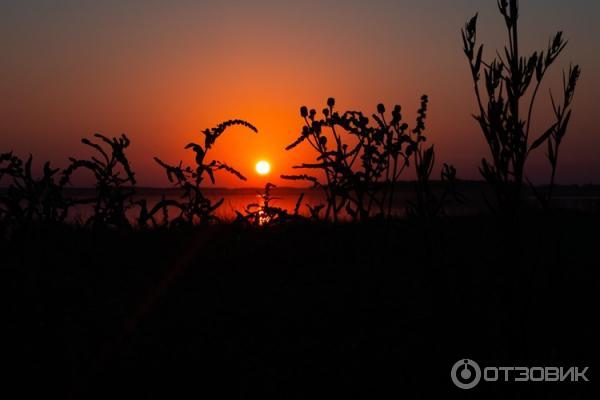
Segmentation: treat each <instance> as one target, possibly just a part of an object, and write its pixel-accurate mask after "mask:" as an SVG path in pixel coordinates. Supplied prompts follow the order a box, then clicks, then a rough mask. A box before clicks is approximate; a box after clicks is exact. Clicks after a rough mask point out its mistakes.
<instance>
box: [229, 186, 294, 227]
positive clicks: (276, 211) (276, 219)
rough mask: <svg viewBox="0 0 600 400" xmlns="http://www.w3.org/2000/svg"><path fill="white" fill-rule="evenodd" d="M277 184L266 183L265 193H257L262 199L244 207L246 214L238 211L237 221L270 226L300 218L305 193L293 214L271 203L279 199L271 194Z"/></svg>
mask: <svg viewBox="0 0 600 400" xmlns="http://www.w3.org/2000/svg"><path fill="white" fill-rule="evenodd" d="M275 187H276V186H275V185H273V184H272V183H267V184H266V185H265V190H264V192H263V193H257V196H258V198H259V199H260V201H259V202H258V203H250V204H248V205H247V206H246V207H245V208H244V214H242V213H241V212H239V211H236V215H237V221H238V222H247V223H249V224H250V225H254V226H270V225H275V224H278V223H282V222H287V221H289V220H291V219H299V218H300V214H299V213H300V205H301V204H302V199H303V198H304V194H301V195H300V196H299V198H298V201H297V202H296V206H295V207H294V212H293V214H290V213H289V212H288V211H287V210H285V209H283V208H280V207H275V206H273V205H271V202H272V201H273V200H277V199H278V197H273V196H272V195H271V189H273V188H275Z"/></svg>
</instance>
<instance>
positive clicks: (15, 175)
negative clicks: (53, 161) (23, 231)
mask: <svg viewBox="0 0 600 400" xmlns="http://www.w3.org/2000/svg"><path fill="white" fill-rule="evenodd" d="M32 164H33V157H32V156H31V155H30V156H29V158H28V159H27V161H25V162H23V160H21V159H20V158H19V157H17V156H16V155H14V154H13V153H4V154H0V183H3V179H4V178H5V177H8V179H9V185H8V188H7V189H6V191H5V192H4V193H2V194H0V224H1V225H2V226H3V227H4V228H7V227H8V226H9V225H10V226H24V225H29V224H31V223H34V222H35V223H40V224H52V223H62V222H64V221H65V219H66V218H67V215H68V212H69V209H70V207H71V206H72V203H71V201H69V200H68V199H66V198H65V197H64V192H63V187H64V185H65V184H66V179H64V178H62V179H59V180H57V179H56V178H57V173H58V172H59V169H54V168H51V167H50V163H49V162H46V163H45V164H44V167H43V169H42V175H41V177H40V178H37V179H36V178H35V177H34V176H33V172H32Z"/></svg>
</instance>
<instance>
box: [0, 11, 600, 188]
mask: <svg viewBox="0 0 600 400" xmlns="http://www.w3.org/2000/svg"><path fill="white" fill-rule="evenodd" d="M477 11H479V13H480V26H479V27H480V35H479V37H480V39H481V40H482V41H483V42H484V43H486V44H487V46H488V47H487V52H486V54H487V55H488V58H489V56H491V55H492V52H491V50H492V48H493V49H495V48H497V47H498V46H500V45H501V44H502V43H503V41H504V39H505V33H504V30H503V27H502V22H503V21H502V17H501V16H500V15H499V13H498V11H497V7H496V1H495V0H485V1H484V0H470V1H468V0H453V1H450V0H447V1H441V0H437V1H435V0H410V1H408V0H405V1H403V0H396V1H383V0H369V1H367V0H361V1H359V0H348V1H342V0H338V1H330V0H327V1H324V0H320V1H293V2H292V1H285V0H279V1H275V0H273V1H238V2H233V1H223V0H221V1H191V0H190V1H176V0H175V1H169V2H167V1H151V0H144V1H125V0H119V1H113V0H105V1H97V0H77V1H61V0H54V1H50V0H37V1H30V0H18V1H16V0H5V1H3V2H2V6H1V11H0V48H1V50H2V55H1V57H0V74H1V75H0V93H1V97H0V152H4V151H9V150H14V151H15V152H17V153H18V154H20V155H22V156H26V155H27V154H29V153H33V154H34V160H37V161H38V163H41V161H42V160H46V159H49V160H51V161H52V162H53V163H55V164H56V165H59V166H64V165H65V162H66V160H67V157H69V156H75V155H76V156H81V157H83V156H84V155H86V154H87V153H86V152H87V150H85V149H84V148H83V146H82V145H81V144H80V142H79V140H80V138H82V137H84V136H90V135H91V134H93V133H95V132H101V133H104V134H106V135H110V136H113V135H119V134H121V133H123V132H124V133H127V134H128V135H129V137H130V138H131V140H132V147H131V148H130V151H129V154H130V158H131V160H132V163H133V166H134V168H135V170H136V171H137V174H138V178H139V183H140V184H141V185H144V186H164V185H166V183H167V182H166V179H165V177H164V175H163V173H162V171H161V169H160V167H158V166H157V165H156V164H155V163H154V162H153V160H152V157H153V156H159V157H160V158H162V159H163V160H165V161H168V162H173V163H175V162H178V161H179V160H180V159H183V160H186V161H189V162H191V161H192V158H191V155H190V154H188V153H187V152H186V151H185V150H183V146H185V145H186V144H187V143H189V142H191V141H195V140H200V130H201V129H204V128H207V127H211V126H213V125H215V124H216V123H218V122H220V121H222V120H225V119H230V118H242V119H246V120H248V121H249V122H251V123H253V124H254V125H256V126H257V127H258V128H259V130H260V132H259V134H254V133H252V132H250V131H247V130H244V129H238V128H236V129H232V130H231V131H228V132H227V133H226V134H225V135H224V136H223V138H222V139H221V140H220V141H219V142H218V143H217V146H216V148H215V151H214V153H213V156H214V157H215V158H217V159H219V160H222V161H226V162H228V163H230V164H231V165H233V166H235V167H236V168H238V169H239V170H241V171H242V173H244V174H245V175H246V176H248V178H249V180H248V182H247V183H241V182H238V181H236V180H235V179H233V178H232V177H230V176H227V175H221V176H220V177H221V180H220V181H219V186H262V185H264V183H265V182H266V181H267V180H270V181H272V182H274V183H276V184H283V183H282V182H281V181H280V180H279V178H277V177H278V176H279V175H280V174H282V173H290V172H292V171H291V166H292V165H294V164H295V163H299V162H301V161H307V160H308V157H310V156H311V155H312V153H311V152H310V151H309V149H308V148H306V147H304V148H301V149H297V150H296V151H294V152H291V153H290V152H286V151H285V150H284V148H285V146H286V145H288V144H289V143H291V142H293V141H294V139H295V138H296V137H297V135H298V134H299V132H300V129H301V127H302V120H301V119H300V116H299V108H300V106H302V105H307V106H308V107H314V108H316V109H317V110H320V109H322V108H323V106H324V105H325V102H326V100H327V98H328V97H335V98H336V99H337V104H338V106H339V108H341V109H362V110H364V111H368V112H369V113H370V112H373V111H375V107H376V104H377V103H379V102H382V103H385V104H387V105H388V108H389V109H391V107H392V106H393V105H394V104H396V103H398V104H401V105H402V106H403V109H404V110H405V117H406V118H408V119H409V124H411V125H412V124H413V123H414V122H413V120H414V114H415V111H416V109H417V108H418V105H419V97H420V96H421V94H428V95H429V97H430V111H429V115H428V120H427V133H428V137H429V139H430V141H431V142H433V143H435V144H436V149H437V150H438V156H437V159H438V160H439V161H440V162H448V163H452V164H454V165H455V166H456V167H457V169H458V173H459V177H461V178H465V179H479V173H478V171H477V167H478V165H479V161H480V159H481V158H482V156H484V155H485V156H487V154H488V153H487V147H486V145H485V143H484V140H483V137H482V135H481V133H480V131H479V130H478V127H477V125H476V123H475V121H474V120H473V119H472V117H471V116H470V115H471V113H472V112H474V110H475V108H474V106H475V102H474V96H473V92H472V85H471V81H470V75H469V69H468V65H467V61H466V59H465V57H464V55H463V53H462V43H461V39H460V29H461V27H462V26H463V24H464V22H465V21H466V20H467V19H468V18H470V17H471V16H472V15H473V14H475V12H477ZM521 16H522V17H521V33H522V38H523V45H524V49H525V50H534V49H538V48H540V49H542V48H545V47H546V43H547V40H548V38H549V37H550V36H551V35H552V34H553V33H554V32H555V31H557V30H563V31H564V32H565V35H566V37H567V38H568V39H569V41H570V42H569V46H568V47H567V49H566V51H565V52H564V53H563V55H562V56H561V58H560V59H559V60H558V62H557V64H556V65H555V67H554V70H553V73H552V74H550V75H549V76H548V77H547V78H548V80H547V81H546V84H545V86H544V87H543V89H542V92H541V95H540V98H539V102H538V108H537V109H536V111H537V114H536V116H537V121H538V123H536V124H535V125H534V127H538V129H542V127H543V125H544V122H545V121H546V122H547V121H548V117H549V105H550V100H549V97H548V90H549V88H550V87H554V88H555V93H557V94H558V93H559V91H560V84H559V78H560V72H561V68H563V67H568V65H569V62H574V63H578V64H580V65H581V66H582V69H583V73H582V78H581V80H580V85H579V87H578V89H577V93H576V98H575V106H574V116H573V120H572V124H571V127H570V131H569V132H568V134H567V137H566V139H565V140H566V142H565V144H564V148H563V149H562V150H561V151H562V154H561V157H562V158H561V160H560V167H559V172H558V181H559V182H561V183H600V135H599V133H600V132H598V126H600V112H599V111H598V101H599V98H598V95H599V93H600V72H599V71H600V27H599V25H600V24H599V23H598V18H599V17H600V3H599V2H597V1H589V0H571V1H564V0H523V1H521ZM550 84H551V85H550ZM542 157H543V154H542V153H541V152H540V156H538V157H535V158H533V159H532V160H531V163H530V165H529V167H530V168H529V175H530V178H532V179H533V180H534V181H536V182H538V183H543V182H545V181H546V180H547V178H548V170H547V167H546V164H545V160H544V159H543V158H542ZM262 159H264V160H268V161H270V162H271V164H272V173H271V175H270V176H267V177H263V176H259V175H258V174H257V173H256V172H255V169H254V165H255V163H256V162H257V161H259V160H262ZM83 184H85V182H84V183H83Z"/></svg>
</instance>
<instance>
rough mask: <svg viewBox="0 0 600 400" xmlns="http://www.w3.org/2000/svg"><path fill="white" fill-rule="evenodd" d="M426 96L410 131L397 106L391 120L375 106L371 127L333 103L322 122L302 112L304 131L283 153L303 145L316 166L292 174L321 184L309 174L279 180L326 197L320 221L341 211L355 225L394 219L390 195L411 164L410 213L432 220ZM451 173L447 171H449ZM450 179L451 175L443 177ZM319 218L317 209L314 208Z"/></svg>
mask: <svg viewBox="0 0 600 400" xmlns="http://www.w3.org/2000/svg"><path fill="white" fill-rule="evenodd" d="M427 103H428V98H427V96H423V97H422V99H421V107H420V108H419V111H418V117H417V121H416V127H415V128H414V129H413V130H412V131H409V130H408V124H406V123H404V122H403V120H402V113H401V107H400V106H399V105H396V106H395V107H394V109H393V110H392V112H391V118H389V117H388V116H386V110H385V106H384V105H383V104H379V105H378V106H377V113H376V114H372V116H371V118H372V119H373V121H374V122H372V121H371V120H370V119H369V118H368V117H366V116H365V115H364V114H363V113H362V112H360V111H346V112H344V113H342V114H340V113H338V112H337V111H335V110H334V106H335V100H334V99H333V98H330V99H329V100H328V101H327V108H325V109H323V112H322V115H323V117H322V118H317V112H316V111H315V110H314V109H311V110H310V111H309V110H308V108H307V107H304V106H303V107H302V108H301V109H300V115H301V117H302V118H303V119H304V122H305V126H304V127H303V128H302V133H301V135H300V136H299V137H298V139H296V141H294V142H293V143H292V144H290V145H289V146H288V147H287V148H286V150H291V149H293V148H295V147H296V146H298V145H300V144H301V143H303V142H306V143H307V144H308V145H309V146H311V147H312V148H313V149H314V150H315V152H316V153H317V157H316V162H315V163H304V164H301V165H298V166H295V167H294V168H297V169H303V170H319V171H321V172H322V174H323V176H324V178H325V181H324V182H321V181H319V179H318V177H316V176H314V175H309V174H297V175H282V176H281V177H282V178H283V179H288V180H296V181H300V180H302V181H308V182H311V183H312V184H313V185H314V186H316V187H320V188H321V189H322V190H323V192H324V193H325V196H326V199H327V204H326V205H324V206H323V208H325V215H324V218H325V219H327V220H329V219H332V220H333V221H337V220H338V218H339V215H340V213H341V212H342V211H345V212H346V213H347V214H348V215H349V216H350V217H351V218H352V219H354V220H364V219H367V218H370V217H376V216H379V217H386V218H391V217H392V216H393V206H394V204H395V198H394V194H395V193H394V192H395V186H396V184H397V183H398V181H399V179H400V177H401V175H402V173H403V172H404V171H405V170H406V169H407V168H408V167H409V166H410V163H411V160H412V162H413V164H414V166H415V169H416V174H417V184H416V190H417V201H416V205H415V207H414V208H413V209H414V213H415V214H418V215H423V216H427V215H431V214H432V213H434V212H435V213H437V210H439V209H440V207H439V203H437V205H436V206H435V207H433V203H434V201H435V200H434V196H433V194H432V193H431V188H430V185H429V177H430V175H431V171H432V168H433V165H434V148H433V146H430V147H425V145H424V143H425V142H426V140H427V138H426V137H425V135H424V130H425V118H426V112H427ZM448 171H450V170H448ZM445 176H446V177H447V178H448V179H450V178H451V179H454V175H453V174H446V175H445ZM313 210H314V211H315V212H314V213H313V215H318V212H319V211H320V208H319V209H317V208H313Z"/></svg>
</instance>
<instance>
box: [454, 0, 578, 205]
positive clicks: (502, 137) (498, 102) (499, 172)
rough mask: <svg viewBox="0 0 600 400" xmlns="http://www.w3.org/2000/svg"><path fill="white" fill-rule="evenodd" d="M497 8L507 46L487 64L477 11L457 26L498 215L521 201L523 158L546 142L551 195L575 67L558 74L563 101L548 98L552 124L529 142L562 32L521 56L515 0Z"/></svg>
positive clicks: (485, 174)
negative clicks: (541, 91) (561, 79)
mask: <svg viewBox="0 0 600 400" xmlns="http://www.w3.org/2000/svg"><path fill="white" fill-rule="evenodd" d="M498 8H499V10H500V13H501V14H502V16H503V17H504V22H505V25H506V28H507V31H508V41H509V44H508V46H506V47H505V48H504V55H500V53H497V56H496V58H494V59H493V60H492V61H491V62H485V61H484V60H483V45H480V46H479V47H477V43H476V42H477V15H475V16H474V17H473V18H472V19H471V20H470V21H468V22H467V24H466V25H465V27H464V28H463V30H462V38H463V44H464V52H465V54H466V56H467V58H468V60H469V64H470V67H471V75H472V77H473V82H474V88H475V95H476V98H477V103H478V109H479V111H478V114H477V115H476V116H475V119H476V120H477V121H478V122H479V125H480V127H481V129H482V131H483V134H484V137H485V139H486V141H487V143H488V145H489V148H490V152H491V157H492V158H491V160H488V159H486V158H484V159H483V160H482V165H481V167H480V171H481V174H482V175H483V177H484V178H485V180H486V181H487V182H488V183H489V184H491V186H492V187H493V188H494V190H495V194H496V199H497V206H498V208H499V210H500V211H501V212H503V213H515V212H517V211H518V209H519V207H520V204H521V198H522V188H523V180H524V179H526V175H525V166H526V161H527V158H528V156H529V154H530V153H531V152H532V151H533V150H535V149H536V148H538V147H540V146H542V145H543V144H544V143H546V144H547V146H548V159H549V160H550V164H551V167H552V173H551V183H550V190H549V193H548V197H550V196H551V195H552V187H553V186H554V177H555V173H556V166H557V161H558V150H559V147H560V144H561V141H562V139H563V137H564V135H565V133H566V130H567V126H568V123H569V118H570V115H571V109H570V107H571V102H572V99H573V94H574V92H575V86H576V83H577V79H578V78H579V74H580V69H579V66H575V67H574V68H570V69H569V71H568V73H567V75H568V76H566V77H565V78H564V85H563V92H564V99H563V100H564V101H563V104H562V105H561V106H557V105H555V104H554V101H553V105H554V113H555V121H554V123H553V124H552V125H551V126H550V127H549V128H548V129H546V130H545V131H544V132H543V133H541V134H539V135H538V136H537V137H536V139H535V140H533V141H530V130H531V125H532V114H533V108H534V105H535V101H536V96H537V93H538V90H539V88H540V85H541V83H542V81H543V79H544V77H545V75H546V72H547V71H548V69H549V68H550V66H551V65H552V64H553V63H554V61H555V60H556V59H557V57H558V56H559V55H560V53H561V52H562V51H563V49H564V48H565V46H566V45H567V42H566V41H565V40H564V39H563V35H562V32H558V33H557V34H556V35H555V36H554V38H553V39H552V40H551V41H550V42H549V44H548V48H547V50H546V51H545V52H544V51H540V52H534V53H533V54H532V55H530V56H528V57H523V56H521V53H520V47H519V33H518V19H519V2H518V1H517V0H510V1H508V0H499V1H498ZM503 57H504V58H503ZM482 70H483V72H484V78H485V82H484V86H485V94H486V95H487V99H484V96H483V94H482V92H481V90H480V80H481V71H482ZM533 83H535V84H534V86H533V91H532V92H531V93H530V94H529V95H530V98H529V104H528V106H527V108H526V109H525V110H526V114H524V113H523V112H524V111H525V110H524V109H523V103H525V101H526V95H527V94H528V93H529V89H530V88H531V87H532V86H531V85H532V84H533ZM524 116H525V117H524ZM524 118H525V119H524ZM548 200H549V198H548Z"/></svg>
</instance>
